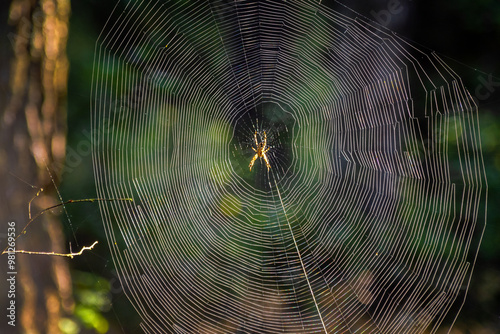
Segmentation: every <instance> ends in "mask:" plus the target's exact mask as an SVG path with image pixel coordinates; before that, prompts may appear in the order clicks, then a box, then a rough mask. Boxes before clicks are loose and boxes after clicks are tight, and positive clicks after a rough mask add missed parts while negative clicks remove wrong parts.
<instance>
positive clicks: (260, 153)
mask: <svg viewBox="0 0 500 334" xmlns="http://www.w3.org/2000/svg"><path fill="white" fill-rule="evenodd" d="M254 138H255V145H257V148H256V149H255V148H253V147H252V150H254V151H255V152H257V153H256V154H255V155H254V156H253V158H252V161H250V166H249V167H250V171H252V167H253V164H254V163H255V160H257V158H264V161H265V162H266V166H267V170H269V169H270V168H271V165H270V164H269V160H268V159H267V155H266V153H267V151H269V149H270V147H268V148H267V149H266V146H267V136H266V131H264V140H263V141H261V142H260V143H259V142H258V141H257V131H255V133H254Z"/></svg>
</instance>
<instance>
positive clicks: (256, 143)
mask: <svg viewBox="0 0 500 334" xmlns="http://www.w3.org/2000/svg"><path fill="white" fill-rule="evenodd" d="M253 137H254V138H255V146H257V147H259V142H258V141H257V131H255V133H254V134H253Z"/></svg>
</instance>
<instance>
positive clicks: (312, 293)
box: [269, 173, 328, 334]
mask: <svg viewBox="0 0 500 334" xmlns="http://www.w3.org/2000/svg"><path fill="white" fill-rule="evenodd" d="M271 175H273V174H272V173H271ZM273 180H274V186H275V187H276V191H277V192H278V197H279V199H280V203H281V207H282V208H283V213H284V214H285V219H286V222H287V224H288V228H289V229H290V234H291V235H292V239H293V244H294V245H295V250H296V251H297V255H298V256H299V261H300V265H301V266H302V271H303V272H304V277H305V278H306V282H307V286H309V291H310V292H311V296H312V299H313V301H314V305H315V306H316V310H317V311H318V316H319V320H321V324H322V325H323V329H324V330H325V333H326V334H328V331H327V330H326V326H325V322H324V321H323V317H322V316H321V311H320V309H319V306H318V302H317V301H316V297H315V296H314V291H313V289H312V286H311V283H310V282H309V277H308V276H307V270H306V267H305V266H304V262H303V261H302V255H301V254H300V250H299V246H298V245H297V240H295V235H294V234H293V230H292V225H290V220H289V219H288V215H287V214H286V210H285V205H284V204H283V199H282V198H281V193H280V190H279V188H278V183H276V179H274V175H273ZM269 187H271V188H272V185H271V182H269Z"/></svg>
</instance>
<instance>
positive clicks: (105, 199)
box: [1, 198, 134, 255]
mask: <svg viewBox="0 0 500 334" xmlns="http://www.w3.org/2000/svg"><path fill="white" fill-rule="evenodd" d="M114 201H129V202H133V201H134V200H133V199H132V198H87V199H70V200H69V201H66V202H64V203H59V204H56V205H53V206H51V207H48V208H46V209H43V210H42V211H40V212H38V213H37V214H36V215H35V216H33V218H31V219H30V220H29V221H28V222H27V223H26V226H24V228H23V230H22V231H21V233H19V234H18V235H17V236H16V238H15V239H14V241H15V240H17V239H18V238H19V237H20V236H21V235H22V234H26V229H27V228H28V227H29V226H30V224H31V223H32V222H33V221H34V220H35V219H37V218H38V217H40V216H41V215H43V214H44V213H45V212H47V211H50V210H52V209H55V208H58V207H60V206H62V207H64V206H65V205H67V204H73V203H94V202H114ZM8 247H9V245H7V246H6V247H5V248H4V250H3V251H2V254H1V255H3V254H6V250H7V248H8Z"/></svg>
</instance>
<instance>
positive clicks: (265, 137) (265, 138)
mask: <svg viewBox="0 0 500 334" xmlns="http://www.w3.org/2000/svg"><path fill="white" fill-rule="evenodd" d="M266 146H267V135H266V131H264V146H262V147H264V148H266Z"/></svg>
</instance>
